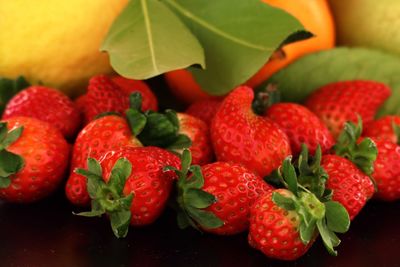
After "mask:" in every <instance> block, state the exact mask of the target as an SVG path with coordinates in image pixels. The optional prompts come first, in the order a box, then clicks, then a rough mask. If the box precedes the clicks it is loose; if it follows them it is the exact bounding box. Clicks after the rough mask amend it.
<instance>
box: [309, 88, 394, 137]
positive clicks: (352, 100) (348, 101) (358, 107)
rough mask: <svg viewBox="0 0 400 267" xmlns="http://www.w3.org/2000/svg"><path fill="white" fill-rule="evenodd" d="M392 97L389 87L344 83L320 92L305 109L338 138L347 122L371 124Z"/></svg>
mask: <svg viewBox="0 0 400 267" xmlns="http://www.w3.org/2000/svg"><path fill="white" fill-rule="evenodd" d="M390 94H391V91H390V89H389V87H387V86H386V85H385V84H382V83H379V82H375V81H342V82H336V83H331V84H328V85H325V86H323V87H321V88H319V89H317V90H316V91H314V92H313V93H312V94H311V95H310V96H309V97H308V98H307V100H306V102H305V105H306V107H308V108H309V109H310V110H311V111H312V112H314V113H315V114H316V115H317V116H318V117H319V118H320V119H321V120H322V121H323V122H324V123H325V124H326V126H327V127H328V129H329V130H330V131H331V133H332V134H333V136H334V137H335V138H336V137H337V136H338V135H339V133H340V132H341V130H342V129H343V125H344V124H345V122H347V121H352V122H357V116H361V118H362V120H363V122H364V124H368V123H369V122H371V121H372V120H373V119H374V116H375V113H376V112H377V110H378V108H379V107H380V106H381V105H382V104H383V102H384V101H385V100H386V99H387V98H388V97H389V96H390Z"/></svg>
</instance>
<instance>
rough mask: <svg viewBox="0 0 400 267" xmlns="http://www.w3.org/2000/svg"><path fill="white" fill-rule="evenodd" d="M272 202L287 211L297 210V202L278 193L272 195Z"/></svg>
mask: <svg viewBox="0 0 400 267" xmlns="http://www.w3.org/2000/svg"><path fill="white" fill-rule="evenodd" d="M272 201H274V203H275V204H276V205H278V206H279V207H281V208H282V209H285V210H288V211H289V210H294V209H295V208H296V206H295V203H294V202H295V201H294V200H293V199H291V198H289V197H285V196H283V195H281V194H280V193H278V192H274V193H272Z"/></svg>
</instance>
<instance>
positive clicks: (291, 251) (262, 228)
mask: <svg viewBox="0 0 400 267" xmlns="http://www.w3.org/2000/svg"><path fill="white" fill-rule="evenodd" d="M273 192H279V193H280V194H282V195H286V194H291V193H290V192H289V191H288V190H285V189H276V190H274V191H270V192H268V193H267V194H265V195H263V196H261V197H260V198H258V199H257V201H256V202H255V203H254V204H253V206H252V207H251V209H250V228H249V236H248V240H249V244H250V245H251V246H252V247H254V248H256V249H258V250H260V251H261V252H262V253H264V254H265V255H266V256H268V257H271V258H276V259H280V260H295V259H298V258H299V257H301V256H302V255H304V254H305V253H306V252H307V250H308V249H309V248H310V247H311V245H312V244H313V242H314V239H313V240H312V241H310V242H309V243H308V244H307V245H305V244H303V242H302V241H301V240H300V234H299V232H298V229H299V225H300V218H299V215H298V214H297V213H296V212H294V211H286V210H284V209H282V208H280V207H278V206H277V205H276V204H275V203H274V202H273V201H272V194H273Z"/></svg>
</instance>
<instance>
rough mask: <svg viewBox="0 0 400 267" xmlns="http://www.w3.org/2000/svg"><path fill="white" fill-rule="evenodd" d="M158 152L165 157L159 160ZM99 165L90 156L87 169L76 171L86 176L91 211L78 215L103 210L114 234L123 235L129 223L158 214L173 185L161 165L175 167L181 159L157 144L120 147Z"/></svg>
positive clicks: (145, 220)
mask: <svg viewBox="0 0 400 267" xmlns="http://www.w3.org/2000/svg"><path fill="white" fill-rule="evenodd" d="M159 154H162V155H164V156H166V159H167V160H160V158H159V157H158V156H157V155H159ZM100 164H101V166H100ZM100 164H99V163H98V162H97V161H96V160H94V159H90V160H89V161H88V166H89V170H88V171H86V170H83V169H79V170H78V172H79V173H80V174H83V175H86V176H87V178H88V185H89V186H88V188H89V194H90V196H91V198H92V211H90V212H85V213H81V214H80V215H85V216H99V215H101V214H104V213H106V214H108V215H109V217H110V220H111V226H112V228H113V231H114V234H115V235H116V236H117V237H125V236H126V234H127V232H128V225H129V224H130V225H135V226H142V225H147V224H150V223H152V222H154V221H155V220H156V219H157V218H158V217H159V216H160V214H161V212H162V211H163V209H164V207H165V205H166V202H167V199H168V197H169V194H170V191H171V187H172V179H170V176H169V174H168V173H169V172H164V170H163V168H164V166H165V165H172V166H174V167H178V166H179V164H180V161H179V158H178V157H177V156H174V155H173V154H171V153H169V152H168V151H166V150H163V149H160V148H157V147H136V148H132V147H123V148H121V149H119V150H113V151H110V152H108V153H106V154H105V155H104V156H103V157H102V159H101V162H100ZM102 180H104V181H105V182H106V183H104V182H102Z"/></svg>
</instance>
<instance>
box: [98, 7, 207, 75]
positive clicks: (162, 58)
mask: <svg viewBox="0 0 400 267" xmlns="http://www.w3.org/2000/svg"><path fill="white" fill-rule="evenodd" d="M101 50H104V51H107V52H108V53H109V55H110V60H111V65H112V66H113V68H114V69H115V70H116V71H117V72H118V73H119V74H121V75H123V76H127V77H130V78H134V79H146V78H150V77H153V76H156V75H159V74H161V73H164V72H167V71H170V70H174V69H179V68H185V67H188V66H190V65H193V64H200V65H202V66H204V53H203V48H202V47H201V45H200V44H199V42H198V41H197V39H196V37H195V36H193V34H192V33H191V32H190V31H189V30H188V29H187V27H186V26H185V25H184V24H183V23H182V22H181V21H180V20H179V19H178V18H177V17H176V16H175V15H174V13H173V12H172V11H171V10H169V9H168V8H167V7H166V6H165V5H164V4H163V3H162V2H160V1H158V0H135V1H130V2H129V4H128V5H127V7H126V8H125V9H124V11H123V12H122V13H121V15H120V16H119V17H118V18H117V19H116V20H115V22H114V23H113V25H112V26H111V28H110V31H109V33H108V35H107V37H106V39H105V40H104V43H103V44H102V47H101Z"/></svg>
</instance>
